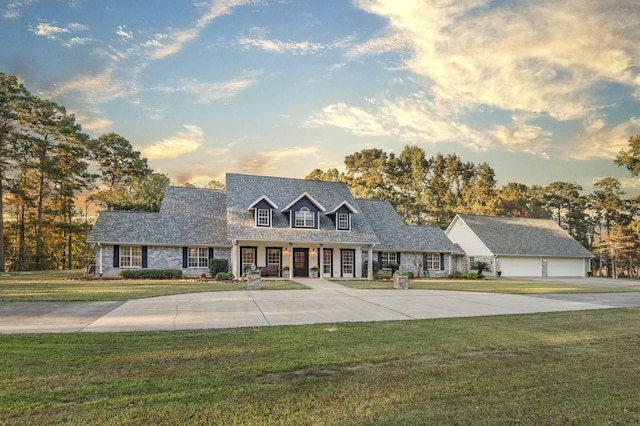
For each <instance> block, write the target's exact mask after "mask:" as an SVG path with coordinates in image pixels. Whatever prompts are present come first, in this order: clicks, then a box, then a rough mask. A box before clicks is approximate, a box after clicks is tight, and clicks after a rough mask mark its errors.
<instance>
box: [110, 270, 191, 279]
mask: <svg viewBox="0 0 640 426" xmlns="http://www.w3.org/2000/svg"><path fill="white" fill-rule="evenodd" d="M120 276H121V277H122V278H128V279H132V280H175V279H179V278H182V271H181V270H179V269H127V270H124V271H122V272H120Z"/></svg>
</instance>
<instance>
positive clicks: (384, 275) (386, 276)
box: [374, 272, 392, 280]
mask: <svg viewBox="0 0 640 426" xmlns="http://www.w3.org/2000/svg"><path fill="white" fill-rule="evenodd" d="M374 278H375V279H376V280H390V279H391V278H392V275H391V274H390V273H388V272H378V273H377V274H376V275H375V277H374Z"/></svg>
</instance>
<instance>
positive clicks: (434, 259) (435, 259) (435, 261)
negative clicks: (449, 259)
mask: <svg viewBox="0 0 640 426" xmlns="http://www.w3.org/2000/svg"><path fill="white" fill-rule="evenodd" d="M430 258H431V260H430ZM440 260H441V256H440V253H427V254H426V256H425V269H427V270H429V271H439V270H441V269H442V265H441V264H440ZM433 265H436V267H435V268H432V267H430V266H433Z"/></svg>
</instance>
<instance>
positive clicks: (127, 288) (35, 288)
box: [0, 271, 308, 302]
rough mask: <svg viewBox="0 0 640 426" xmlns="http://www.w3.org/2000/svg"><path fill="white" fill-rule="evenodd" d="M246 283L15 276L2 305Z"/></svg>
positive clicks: (5, 285)
mask: <svg viewBox="0 0 640 426" xmlns="http://www.w3.org/2000/svg"><path fill="white" fill-rule="evenodd" d="M246 288H247V283H245V282H226V281H222V282H215V281H198V280H195V279H188V280H187V279H185V280H98V279H91V280H83V279H82V271H38V272H33V273H20V272H13V273H10V276H1V277H0V302H62V301H66V302H74V301H119V300H131V299H141V298H146V297H155V296H170V295H173V294H184V293H201V292H208V291H237V290H246ZM261 288H262V289H263V290H308V287H305V286H303V285H302V284H299V283H296V282H295V281H289V280H282V281H280V280H272V279H268V280H263V282H262V285H261Z"/></svg>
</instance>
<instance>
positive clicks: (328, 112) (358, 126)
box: [306, 102, 386, 136]
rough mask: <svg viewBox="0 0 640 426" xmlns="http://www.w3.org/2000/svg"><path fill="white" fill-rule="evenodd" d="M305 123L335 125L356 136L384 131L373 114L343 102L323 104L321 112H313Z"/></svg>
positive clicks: (318, 125) (376, 134)
mask: <svg viewBox="0 0 640 426" xmlns="http://www.w3.org/2000/svg"><path fill="white" fill-rule="evenodd" d="M306 124H307V125H308V126H310V127H322V126H335V127H339V128H341V129H344V130H347V131H349V132H351V133H353V134H355V135H358V136H379V135H384V134H385V133H386V131H385V129H384V127H383V126H382V125H381V124H380V122H379V121H378V118H377V117H376V116H375V115H373V114H370V113H368V112H366V111H365V110H363V109H361V108H358V107H353V106H349V105H347V104H345V103H343V102H340V103H337V104H332V105H327V106H325V107H324V108H322V112H318V113H315V114H313V115H312V116H311V117H310V119H309V120H308V121H307V123H306Z"/></svg>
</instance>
